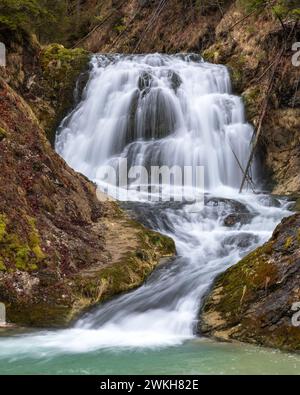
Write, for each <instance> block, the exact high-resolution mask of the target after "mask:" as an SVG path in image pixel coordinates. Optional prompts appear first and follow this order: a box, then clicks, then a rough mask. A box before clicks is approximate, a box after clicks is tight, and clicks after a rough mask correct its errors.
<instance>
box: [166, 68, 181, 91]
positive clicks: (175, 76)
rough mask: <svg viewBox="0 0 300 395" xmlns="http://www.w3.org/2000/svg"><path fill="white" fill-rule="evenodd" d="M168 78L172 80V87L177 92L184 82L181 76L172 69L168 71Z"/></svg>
mask: <svg viewBox="0 0 300 395" xmlns="http://www.w3.org/2000/svg"><path fill="white" fill-rule="evenodd" d="M168 78H169V80H170V82H171V87H172V89H173V90H174V91H175V93H176V92H177V90H178V88H179V87H180V85H181V84H182V79H181V78H180V76H179V75H178V74H177V73H175V71H172V70H170V71H169V72H168Z"/></svg>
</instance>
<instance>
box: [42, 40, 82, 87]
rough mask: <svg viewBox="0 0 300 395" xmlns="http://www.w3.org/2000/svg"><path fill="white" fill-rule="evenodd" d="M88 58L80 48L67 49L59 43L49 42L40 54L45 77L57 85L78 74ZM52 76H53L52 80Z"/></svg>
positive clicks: (72, 78)
mask: <svg viewBox="0 0 300 395" xmlns="http://www.w3.org/2000/svg"><path fill="white" fill-rule="evenodd" d="M88 60H89V53H88V52H87V51H85V50H84V49H81V48H75V49H67V48H65V47H64V46H63V45H60V44H51V45H49V46H47V47H45V48H44V50H43V51H42V54H41V65H42V67H43V70H44V72H45V77H46V78H48V79H50V80H51V81H52V83H54V84H56V85H59V84H60V83H61V82H64V81H65V80H66V79H67V80H72V83H73V82H74V77H75V78H76V77H77V76H78V70H79V71H81V70H82V69H83V68H84V67H85V66H86V65H87V62H88ZM52 78H54V79H53V80H52Z"/></svg>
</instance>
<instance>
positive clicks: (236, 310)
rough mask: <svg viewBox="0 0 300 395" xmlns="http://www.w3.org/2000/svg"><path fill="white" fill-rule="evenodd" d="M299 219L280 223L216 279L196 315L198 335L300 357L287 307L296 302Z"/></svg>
mask: <svg viewBox="0 0 300 395" xmlns="http://www.w3.org/2000/svg"><path fill="white" fill-rule="evenodd" d="M299 251H300V215H299V214H295V215H294V216H291V217H288V218H285V219H284V220H283V221H282V222H281V224H280V225H278V226H277V228H276V229H275V231H274V233H273V236H272V238H271V239H270V240H269V241H268V242H267V243H266V244H264V245H263V246H262V247H259V248H258V249H256V250H255V251H253V252H252V253H250V254H249V255H247V256H246V257H244V258H243V259H242V260H241V261H240V262H239V263H237V264H236V265H234V266H232V267H231V268H229V269H228V270H226V271H225V272H224V273H223V274H221V275H219V276H218V277H217V279H216V281H215V283H214V284H213V286H212V289H211V290H210V291H209V294H208V295H207V297H206V298H205V301H204V305H203V307H202V309H201V312H200V322H199V331H200V332H201V333H202V334H204V335H208V336H212V337H215V338H218V339H223V340H239V341H244V342H251V343H256V344H260V345H265V346H270V347H277V348H280V349H284V350H293V351H300V329H299V328H298V327H295V326H294V325H293V322H292V319H291V318H292V316H293V311H292V305H293V303H294V302H297V301H299V300H300V288H299V279H300V268H299Z"/></svg>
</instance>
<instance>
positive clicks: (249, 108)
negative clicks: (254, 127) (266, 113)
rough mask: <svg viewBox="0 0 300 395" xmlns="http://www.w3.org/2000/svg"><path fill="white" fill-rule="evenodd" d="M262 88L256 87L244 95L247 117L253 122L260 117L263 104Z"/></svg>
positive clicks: (249, 89)
mask: <svg viewBox="0 0 300 395" xmlns="http://www.w3.org/2000/svg"><path fill="white" fill-rule="evenodd" d="M261 94H262V92H261V87H260V86H258V85H254V86H252V87H250V88H248V89H247V90H246V91H245V92H243V93H242V98H243V101H244V104H245V108H246V112H247V117H248V118H249V120H251V121H253V119H254V118H255V117H257V116H258V114H259V111H260V104H261Z"/></svg>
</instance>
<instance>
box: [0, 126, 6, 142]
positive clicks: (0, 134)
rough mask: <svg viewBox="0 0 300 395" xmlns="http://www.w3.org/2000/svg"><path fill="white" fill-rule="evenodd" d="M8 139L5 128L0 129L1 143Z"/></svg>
mask: <svg viewBox="0 0 300 395" xmlns="http://www.w3.org/2000/svg"><path fill="white" fill-rule="evenodd" d="M6 137H7V132H6V130H4V129H3V128H1V127H0V141H2V140H3V139H5V138H6Z"/></svg>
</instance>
